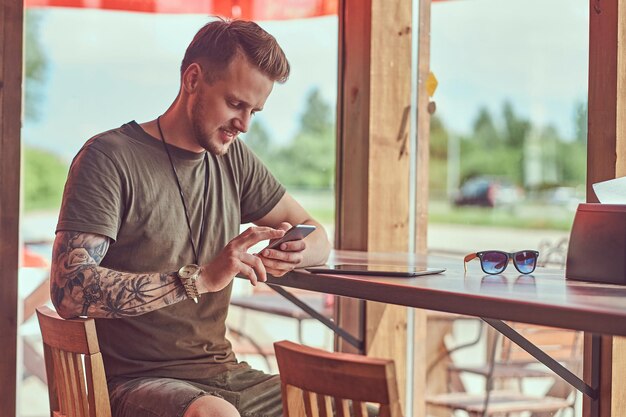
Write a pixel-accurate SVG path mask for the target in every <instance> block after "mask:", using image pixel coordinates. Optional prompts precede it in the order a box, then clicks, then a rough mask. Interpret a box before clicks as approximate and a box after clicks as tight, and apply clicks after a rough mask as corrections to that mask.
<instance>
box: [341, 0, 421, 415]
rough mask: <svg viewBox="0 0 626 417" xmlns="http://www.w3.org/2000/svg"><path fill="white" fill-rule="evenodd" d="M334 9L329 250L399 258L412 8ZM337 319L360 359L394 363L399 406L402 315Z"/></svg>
mask: <svg viewBox="0 0 626 417" xmlns="http://www.w3.org/2000/svg"><path fill="white" fill-rule="evenodd" d="M339 9H340V10H339V77H338V79H339V86H338V117H337V121H338V122H337V130H338V138H337V141H338V142H337V143H338V146H337V181H336V184H337V200H336V201H337V203H336V204H337V211H336V212H337V217H336V238H335V247H336V248H339V249H347V250H364V251H371V252H406V251H407V250H408V248H409V247H408V242H409V232H410V231H409V152H410V151H411V149H410V137H409V127H410V101H411V2H410V1H406V0H385V1H383V0H344V1H342V2H341V3H340V8H339ZM337 311H338V317H337V321H338V322H339V324H340V325H341V326H342V327H344V328H346V329H348V330H350V331H351V332H352V333H354V334H360V335H362V336H364V339H365V353H366V354H367V355H371V356H378V357H386V358H393V359H394V360H395V361H396V369H397V371H398V380H399V388H400V393H401V396H402V403H403V404H404V394H405V386H406V308H402V307H397V306H391V305H385V304H380V303H374V302H367V303H362V302H359V301H356V300H349V299H342V300H340V302H339V303H338V309H337ZM338 348H339V349H340V350H344V351H349V350H350V349H349V347H348V346H346V345H344V344H343V343H342V342H341V341H338ZM422 401H423V400H422Z"/></svg>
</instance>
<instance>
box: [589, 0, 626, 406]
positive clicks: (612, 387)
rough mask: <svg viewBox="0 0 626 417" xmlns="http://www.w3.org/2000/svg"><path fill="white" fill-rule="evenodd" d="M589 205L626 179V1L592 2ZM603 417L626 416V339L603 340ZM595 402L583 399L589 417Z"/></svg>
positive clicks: (590, 32)
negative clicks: (608, 183) (596, 188)
mask: <svg viewBox="0 0 626 417" xmlns="http://www.w3.org/2000/svg"><path fill="white" fill-rule="evenodd" d="M588 123H589V129H588V145H587V201H589V202H597V201H598V200H597V198H596V196H595V194H594V193H593V189H592V187H591V186H592V184H593V183H595V182H598V181H603V180H608V179H611V178H617V177H622V176H625V175H626V0H614V1H601V0H591V1H590V11H589V121H588ZM601 343H602V346H601V349H600V363H601V367H600V368H601V369H600V387H601V389H602V398H601V401H600V410H599V414H598V417H609V416H623V415H626V399H625V396H624V389H625V386H624V381H626V338H623V337H609V336H603V337H602V342H601ZM590 350H591V338H590V337H589V336H588V335H587V336H586V337H585V365H584V377H585V380H586V381H588V382H590V381H591V368H590V366H589V365H590V357H591V354H590ZM590 412H591V402H590V401H589V399H588V398H586V397H585V398H584V399H583V415H590Z"/></svg>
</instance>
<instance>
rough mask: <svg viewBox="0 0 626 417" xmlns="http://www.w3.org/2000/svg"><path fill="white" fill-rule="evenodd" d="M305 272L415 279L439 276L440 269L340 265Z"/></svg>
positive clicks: (403, 266)
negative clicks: (417, 277)
mask: <svg viewBox="0 0 626 417" xmlns="http://www.w3.org/2000/svg"><path fill="white" fill-rule="evenodd" d="M306 270H307V271H309V272H313V273H322V274H324V273H325V274H351V275H376V276H394V277H415V276H419V275H430V274H439V273H442V272H444V271H445V269H442V268H418V267H415V266H408V265H358V264H340V265H334V266H328V265H325V266H320V267H310V268H306Z"/></svg>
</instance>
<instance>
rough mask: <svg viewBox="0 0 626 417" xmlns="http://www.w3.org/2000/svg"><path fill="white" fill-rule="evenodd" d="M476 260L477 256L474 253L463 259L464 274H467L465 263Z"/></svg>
mask: <svg viewBox="0 0 626 417" xmlns="http://www.w3.org/2000/svg"><path fill="white" fill-rule="evenodd" d="M476 258H478V254H476V253H470V254H469V255H466V256H465V258H464V259H463V269H464V270H465V273H467V263H468V262H469V261H471V260H474V259H476Z"/></svg>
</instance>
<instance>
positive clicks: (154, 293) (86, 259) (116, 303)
mask: <svg viewBox="0 0 626 417" xmlns="http://www.w3.org/2000/svg"><path fill="white" fill-rule="evenodd" d="M108 249H109V239H108V238H107V237H105V236H101V235H96V234H92V233H80V232H59V233H57V236H56V239H55V241H54V247H53V250H52V273H51V280H50V294H51V297H52V302H53V304H54V305H55V307H56V308H57V310H58V311H59V313H60V314H61V315H62V316H64V317H72V316H79V315H80V316H90V317H108V318H115V317H124V316H136V315H140V314H144V313H147V312H149V311H152V310H156V309H158V308H161V307H165V306H168V305H170V304H174V303H177V302H179V301H182V300H186V299H187V296H186V295H185V290H184V288H183V286H182V284H181V282H180V280H179V279H178V278H177V277H176V273H174V272H170V273H161V274H159V273H152V274H142V273H139V274H136V273H130V272H119V271H114V270H112V269H108V268H104V267H101V266H99V265H100V262H102V259H103V258H104V256H105V255H106V252H107V250H108Z"/></svg>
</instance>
